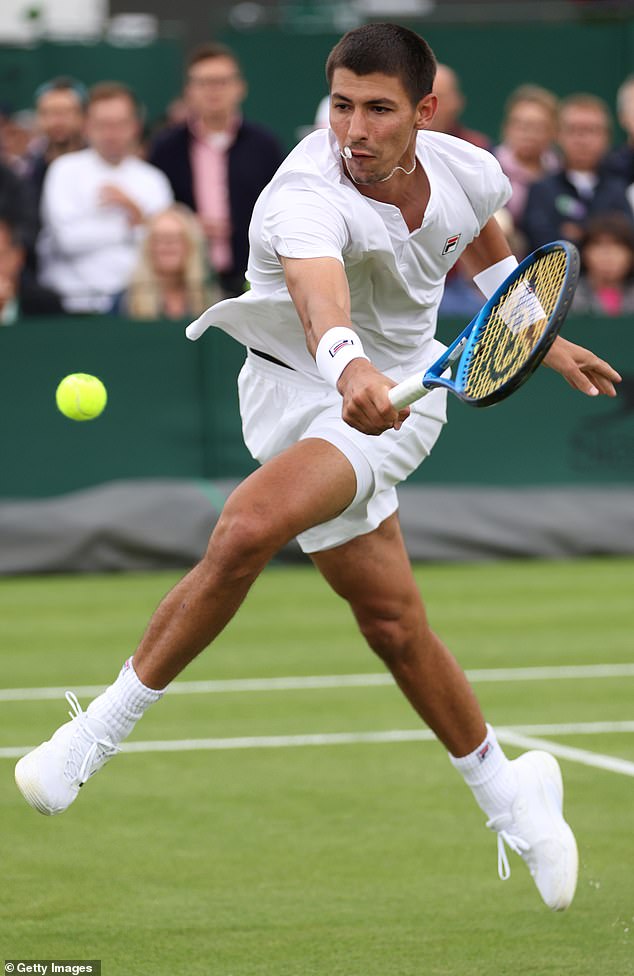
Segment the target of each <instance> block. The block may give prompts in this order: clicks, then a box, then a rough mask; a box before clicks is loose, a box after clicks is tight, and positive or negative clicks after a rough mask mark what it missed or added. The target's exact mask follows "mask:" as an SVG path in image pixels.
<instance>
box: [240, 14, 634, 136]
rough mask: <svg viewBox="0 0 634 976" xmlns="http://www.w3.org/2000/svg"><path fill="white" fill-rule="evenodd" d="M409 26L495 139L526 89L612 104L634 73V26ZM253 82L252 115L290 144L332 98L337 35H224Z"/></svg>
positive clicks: (477, 124) (475, 121)
mask: <svg viewBox="0 0 634 976" xmlns="http://www.w3.org/2000/svg"><path fill="white" fill-rule="evenodd" d="M408 26H411V27H412V28H413V29H415V30H418V31H419V32H420V33H421V34H423V35H424V36H425V37H426V38H427V40H428V41H429V43H430V44H431V46H432V47H433V49H434V51H435V53H436V56H437V57H438V59H439V61H444V62H446V63H447V64H450V65H451V66H452V67H454V68H455V69H456V71H457V72H458V74H459V75H460V77H461V80H462V86H463V89H464V92H465V94H466V97H467V107H466V110H465V115H464V118H465V121H466V122H467V124H468V125H470V126H472V127H474V128H478V129H482V130H483V131H484V132H487V133H488V134H489V135H490V136H491V138H493V139H497V136H498V132H499V126H500V121H501V118H502V112H503V107H504V102H505V100H506V98H507V96H508V94H509V93H510V91H511V90H512V89H513V88H515V87H516V86H517V85H520V84H524V83H526V82H533V83H535V84H540V85H544V86H546V87H547V88H550V89H552V90H553V91H554V92H555V93H556V94H557V95H559V96H564V95H569V94H571V93H572V92H576V91H590V92H593V93H594V94H596V95H600V96H602V97H603V98H605V99H606V101H607V102H608V103H609V105H610V106H611V107H612V106H613V105H614V97H615V93H616V89H617V88H618V86H619V84H620V83H621V82H622V81H623V79H624V78H625V76H626V75H629V74H630V73H631V72H632V71H633V70H634V20H632V21H623V22H616V23H614V22H613V23H585V24H570V23H567V24H517V25H512V26H510V25H496V24H487V25H484V24H483V25H482V26H461V25H452V26H442V25H433V24H430V25H427V24H425V23H424V22H421V23H419V24H411V23H410V22H409V21H408ZM223 39H224V40H225V41H226V42H227V43H228V44H230V45H231V46H232V47H233V48H234V49H235V50H236V52H237V53H238V54H239V55H240V57H241V58H242V60H243V62H244V65H245V68H246V73H247V76H248V78H249V82H250V94H249V100H248V102H247V106H246V107H247V111H248V113H249V114H250V115H251V116H252V117H254V118H258V119H260V121H262V122H265V123H267V124H268V125H270V126H272V127H273V128H275V129H277V130H278V131H279V132H280V134H281V135H282V136H283V137H284V139H285V140H286V142H287V145H289V146H292V145H293V144H294V143H295V141H296V134H297V127H298V126H301V125H306V124H309V123H311V122H312V121H313V119H314V115H315V109H316V107H317V103H318V102H319V100H320V98H322V96H323V95H325V94H326V91H327V89H326V81H325V78H324V64H325V61H326V58H327V56H328V52H329V51H330V49H331V47H332V46H333V45H334V44H335V43H336V42H337V40H338V35H336V34H308V35H305V34H290V33H285V32H284V31H280V30H273V29H271V30H268V31H257V32H253V33H239V32H236V31H231V32H226V33H225V34H224V35H223Z"/></svg>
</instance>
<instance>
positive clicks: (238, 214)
mask: <svg viewBox="0 0 634 976" xmlns="http://www.w3.org/2000/svg"><path fill="white" fill-rule="evenodd" d="M246 91H247V87H246V82H245V81H244V78H243V77H242V73H241V71H240V66H239V64H238V62H237V60H236V58H235V56H234V55H233V53H232V52H231V51H230V50H229V49H228V48H226V47H223V46H222V45H220V44H207V45H205V46H204V47H202V48H199V49H198V50H197V51H195V52H194V54H193V55H192V57H191V58H190V60H189V64H188V71H187V83H186V87H185V98H186V101H187V105H188V108H189V112H190V118H189V122H188V123H182V124H181V125H177V126H174V127H173V128H172V129H170V130H167V131H165V132H163V133H161V134H160V135H159V136H158V137H157V139H156V141H155V143H154V147H153V148H152V150H151V151H150V156H149V159H150V162H152V163H154V165H155V166H158V167H159V169H162V170H163V172H164V173H165V174H166V175H167V177H168V179H169V181H170V183H171V185H172V189H173V191H174V196H175V198H176V200H178V201H180V202H181V203H184V204H186V205H187V206H188V207H190V208H191V209H192V210H194V211H195V212H196V213H198V215H199V216H200V219H201V222H202V226H203V228H204V231H205V236H206V238H207V242H208V254H209V263H210V265H211V267H212V268H213V269H214V270H215V272H216V273H217V275H218V280H219V283H220V286H221V288H222V291H223V293H224V295H226V296H235V295H239V294H241V293H242V292H243V291H244V275H245V271H246V266H247V258H248V253H249V238H248V233H249V221H250V220H251V212H252V210H253V207H254V204H255V201H256V200H257V198H258V196H259V195H260V192H261V190H262V189H263V188H264V187H265V186H266V184H267V183H268V182H269V180H270V179H271V177H272V176H273V174H274V173H275V171H276V169H277V167H278V166H279V165H280V163H281V162H282V159H283V158H284V153H283V151H282V149H281V146H280V144H279V142H278V140H277V138H276V137H275V136H274V135H273V134H272V133H271V132H269V131H268V130H267V129H265V128H263V127H262V126H260V125H256V124H255V123H253V122H248V121H246V120H245V119H243V118H242V116H241V115H240V105H241V104H242V102H243V100H244V98H245V96H246Z"/></svg>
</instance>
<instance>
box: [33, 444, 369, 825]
mask: <svg viewBox="0 0 634 976" xmlns="http://www.w3.org/2000/svg"><path fill="white" fill-rule="evenodd" d="M355 493H356V476H355V473H354V469H353V468H352V465H351V464H350V462H349V461H348V460H347V459H346V458H345V456H344V455H343V454H342V453H341V452H340V451H339V450H338V449H337V448H336V447H333V446H332V445H331V444H329V443H327V442H326V441H323V440H318V439H312V440H305V441H300V442H299V443H297V444H295V445H294V446H293V447H291V448H289V450H288V451H285V452H283V453H282V454H280V455H278V456H277V457H276V458H273V459H272V460H271V461H269V462H267V463H266V464H265V465H263V466H262V467H261V468H259V469H258V470H257V471H256V472H254V473H253V474H252V475H251V476H250V477H249V478H247V479H246V480H245V481H244V482H243V483H242V484H241V485H240V486H239V487H238V488H237V489H236V491H235V492H234V493H233V494H232V495H231V497H230V498H229V499H228V501H227V504H226V505H225V508H224V510H223V512H222V515H221V517H220V519H219V520H218V523H217V525H216V528H215V529H214V531H213V533H212V536H211V539H210V541H209V545H208V548H207V552H206V554H205V556H204V557H203V559H202V560H201V561H200V563H199V564H198V565H197V566H196V567H195V568H194V569H193V570H192V571H191V572H190V573H188V574H187V576H185V577H184V579H183V580H181V582H180V583H178V584H177V586H176V587H175V588H174V589H173V590H172V591H171V592H170V593H169V594H168V595H167V596H166V597H165V599H164V600H163V602H162V603H161V604H160V606H159V607H158V609H157V610H156V612H155V613H154V615H153V617H152V619H151V621H150V623H149V626H148V628H147V631H146V633H145V635H144V637H143V639H142V641H141V643H140V645H139V648H138V650H137V652H136V654H135V656H134V658H133V659H131V660H130V661H126V663H125V665H124V667H123V669H122V671H121V673H120V674H119V677H118V678H117V680H116V681H115V682H114V684H113V685H111V686H110V687H109V688H107V689H106V691H105V692H104V693H103V694H101V695H99V696H98V697H97V698H96V699H95V700H94V701H93V702H91V703H90V705H89V706H88V709H87V710H86V712H82V710H81V708H80V706H79V703H78V701H77V699H76V698H75V696H74V695H71V694H70V693H67V698H68V701H69V703H70V704H71V707H72V710H73V711H72V713H71V719H72V721H71V722H67V723H66V724H65V725H63V726H62V727H61V728H59V729H58V730H57V732H55V734H54V735H53V737H52V739H50V740H49V741H48V742H45V743H43V744H42V745H41V746H38V747H37V749H34V750H32V751H31V752H29V753H28V754H27V755H26V756H24V757H23V758H22V759H20V761H19V762H18V764H17V766H16V782H17V784H18V787H19V789H20V791H21V792H22V794H23V796H24V797H25V799H26V800H27V802H28V803H30V804H31V806H33V807H34V808H35V809H36V810H38V811H39V812H40V813H44V814H47V815H51V814H56V813H61V812H62V811H63V810H65V809H67V807H68V806H69V805H70V804H71V803H72V802H73V800H74V799H75V798H76V797H77V794H78V792H79V787H80V786H81V785H82V784H83V783H85V782H86V780H87V779H88V778H89V777H90V776H92V775H93V773H95V772H97V770H99V769H101V767H102V766H103V765H104V763H105V762H107V760H108V759H109V758H111V756H113V755H114V754H115V752H117V751H118V744H119V743H120V742H121V741H122V740H123V739H125V738H126V736H128V735H129V734H130V732H131V731H132V728H133V727H134V725H135V724H136V722H137V721H138V719H139V718H141V716H142V715H143V713H144V712H145V711H146V709H147V708H148V707H149V706H150V705H152V704H153V703H154V702H156V701H158V699H159V698H160V697H161V695H162V694H163V691H162V689H164V688H165V686H166V685H167V684H168V683H169V682H170V681H171V680H172V679H173V678H174V677H176V675H177V674H179V673H180V672H181V671H182V669H183V668H184V667H185V666H186V665H187V664H188V663H189V661H191V660H192V659H193V658H194V657H196V655H197V654H199V653H200V651H202V650H203V648H205V647H206V646H207V645H208V644H209V643H210V642H211V641H213V639H214V638H215V637H216V636H217V635H218V634H219V633H220V631H221V630H222V629H223V627H224V626H225V625H226V624H227V623H228V621H229V620H230V619H231V617H232V616H233V614H234V613H235V612H236V610H237V609H238V607H239V606H240V604H241V603H242V601H243V599H244V597H245V596H246V594H247V592H248V590H249V587H250V586H251V584H252V583H253V581H254V580H255V578H256V577H257V575H258V574H259V573H260V571H261V570H262V569H263V568H264V566H265V565H266V564H267V562H268V561H269V559H270V558H271V557H272V556H273V554H274V553H275V552H277V551H278V549H280V548H281V547H282V546H283V545H284V544H285V543H286V542H288V541H289V540H290V539H292V538H294V536H296V535H297V534H298V533H300V532H303V531H305V530H306V529H308V528H311V527H312V526H313V525H316V524H319V523H321V522H325V521H328V520H329V519H332V518H334V517H335V516H336V515H338V514H340V513H341V512H342V511H343V510H344V509H345V508H347V507H348V505H349V504H350V502H351V501H352V500H353V498H354V496H355Z"/></svg>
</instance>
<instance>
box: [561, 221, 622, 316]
mask: <svg viewBox="0 0 634 976" xmlns="http://www.w3.org/2000/svg"><path fill="white" fill-rule="evenodd" d="M572 308H573V311H575V312H596V313H598V314H600V315H610V316H611V315H624V314H632V312H634V227H633V226H632V223H631V222H630V221H629V220H628V219H627V217H624V216H623V214H618V213H615V214H608V215H607V216H605V217H595V218H594V219H593V220H590V221H588V226H587V227H586V232H585V234H584V236H583V240H582V242H581V278H580V281H579V284H578V286H577V291H576V293H575V297H574V301H573V305H572Z"/></svg>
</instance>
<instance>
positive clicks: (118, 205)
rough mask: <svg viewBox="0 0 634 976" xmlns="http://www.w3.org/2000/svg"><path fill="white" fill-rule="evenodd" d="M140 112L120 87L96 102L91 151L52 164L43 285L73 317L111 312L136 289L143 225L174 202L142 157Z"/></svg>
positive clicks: (45, 201)
mask: <svg viewBox="0 0 634 976" xmlns="http://www.w3.org/2000/svg"><path fill="white" fill-rule="evenodd" d="M139 133H140V120H139V108H138V105H137V102H136V99H135V97H134V95H133V94H132V92H131V91H130V90H129V89H128V88H126V87H125V86H124V85H120V84H117V83H116V82H104V83H102V84H100V85H95V87H94V88H93V89H92V90H91V92H90V94H89V97H88V104H87V110H86V139H87V142H88V148H87V149H82V150H80V151H79V152H73V153H66V155H64V156H60V157H59V158H58V159H56V160H55V161H54V162H53V163H51V165H50V167H49V170H48V173H47V174H46V177H45V179H44V187H43V191H42V207H41V216H42V233H41V234H40V239H39V241H38V256H39V266H40V280H41V281H42V283H43V284H45V285H48V287H50V288H53V289H55V290H56V291H57V292H58V293H59V294H60V295H61V297H62V302H63V304H64V307H65V309H66V310H67V311H69V312H104V311H108V310H109V309H110V308H111V306H112V302H113V299H114V297H115V296H116V295H118V294H119V293H120V292H122V291H123V290H124V289H125V288H126V287H127V285H128V282H129V280H130V275H131V274H132V269H133V267H134V263H135V260H136V256H137V251H138V244H139V240H140V239H141V237H142V235H143V222H144V221H145V220H146V219H147V218H148V217H149V216H151V215H152V214H154V213H158V212H159V211H160V210H164V209H165V207H167V206H168V205H169V204H170V203H171V199H172V193H171V190H170V186H169V183H168V181H167V179H166V178H165V176H164V175H163V173H160V172H159V171H158V170H157V169H156V168H155V167H154V166H150V165H149V163H146V162H144V161H143V160H141V159H139V158H138V156H137V155H136V148H137V145H138V139H139Z"/></svg>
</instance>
